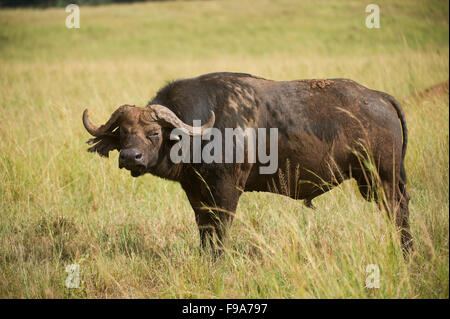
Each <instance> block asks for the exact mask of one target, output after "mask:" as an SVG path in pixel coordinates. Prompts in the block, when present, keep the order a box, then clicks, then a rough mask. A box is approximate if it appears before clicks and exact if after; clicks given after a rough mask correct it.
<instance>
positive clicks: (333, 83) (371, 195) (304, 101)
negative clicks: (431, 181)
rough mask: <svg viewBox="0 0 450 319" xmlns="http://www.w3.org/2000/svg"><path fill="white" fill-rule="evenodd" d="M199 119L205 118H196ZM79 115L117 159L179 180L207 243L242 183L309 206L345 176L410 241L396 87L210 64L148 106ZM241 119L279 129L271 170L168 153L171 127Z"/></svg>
mask: <svg viewBox="0 0 450 319" xmlns="http://www.w3.org/2000/svg"><path fill="white" fill-rule="evenodd" d="M194 120H201V123H204V124H203V125H202V126H201V127H194V126H193V121H194ZM83 123H84V126H85V128H86V130H87V131H88V132H89V133H90V134H91V135H93V136H94V138H93V139H90V140H89V141H88V143H89V144H93V146H92V147H90V148H89V149H88V151H90V152H97V153H99V154H100V155H102V156H106V157H107V156H108V153H109V152H110V151H111V150H118V151H120V156H119V167H120V168H122V167H124V168H126V169H128V170H129V171H131V175H132V176H133V177H137V176H140V175H143V174H145V173H151V174H153V175H156V176H159V177H162V178H166V179H169V180H174V181H178V182H180V184H181V186H182V188H183V189H184V191H185V192H186V194H187V197H188V199H189V201H190V204H191V205H192V208H193V209H194V212H195V219H196V222H197V225H198V228H199V231H200V239H201V243H202V246H203V247H205V246H208V245H211V247H213V249H214V251H215V252H218V251H220V250H221V249H222V247H223V240H224V239H225V233H226V229H227V228H228V227H229V226H230V225H231V223H232V220H233V217H234V214H235V211H236V206H237V204H238V200H239V197H240V195H241V194H242V192H244V191H265V192H275V193H281V194H283V195H286V196H289V197H291V198H294V199H304V200H305V204H306V205H307V206H309V207H312V202H311V201H312V199H313V198H315V197H316V196H319V195H321V194H323V193H325V192H327V191H328V190H330V189H331V188H333V187H334V186H336V185H338V184H340V183H341V182H343V181H344V180H346V179H349V178H354V179H355V180H356V182H357V184H358V187H359V190H360V192H361V194H362V195H363V197H364V198H365V199H367V200H372V199H373V200H376V201H377V203H378V204H379V206H381V207H384V208H385V209H386V210H387V212H388V214H389V216H392V217H393V219H394V220H395V223H396V225H397V226H398V228H399V230H400V233H401V243H402V247H403V248H404V249H405V251H407V250H408V249H410V248H411V247H412V236H411V234H410V231H409V222H408V219H409V209H408V202H409V196H408V194H407V192H406V189H405V184H406V173H405V168H404V158H405V152H406V145H407V141H408V139H407V129H406V123H405V118H404V115H403V112H402V110H401V108H400V106H399V104H398V102H397V101H396V100H395V99H394V98H393V97H392V96H390V95H388V94H386V93H383V92H379V91H375V90H371V89H368V88H366V87H364V86H362V85H360V84H358V83H356V82H354V81H352V80H348V79H327V80H298V81H283V82H278V81H272V80H267V79H264V78H260V77H256V76H253V75H250V74H242V73H212V74H206V75H202V76H199V77H196V78H191V79H180V80H176V81H173V82H171V83H169V84H168V85H166V86H165V87H163V88H162V89H161V90H160V91H159V92H158V93H157V94H156V96H155V97H154V98H153V99H152V100H151V101H150V102H149V103H148V105H147V106H146V107H135V106H130V105H122V106H120V107H119V108H118V109H117V110H116V111H115V112H114V113H113V114H112V115H111V118H110V119H109V120H108V121H107V122H106V124H104V125H102V126H100V127H96V126H95V125H93V124H92V123H91V122H90V120H89V118H88V112H87V110H85V111H84V113H83ZM238 127H239V128H242V129H247V128H254V129H257V128H263V129H267V130H269V128H277V129H278V136H277V142H278V152H277V156H278V163H279V165H278V169H277V170H276V171H275V172H273V173H271V174H262V173H261V172H260V170H259V168H260V167H261V166H262V163H261V162H260V161H259V160H257V161H256V162H250V161H248V160H247V159H248V156H247V157H246V160H245V161H244V162H241V163H237V162H234V163H222V162H212V163H205V162H204V161H201V162H200V163H192V162H179V163H174V162H173V161H172V160H171V157H170V156H169V154H170V151H171V148H172V147H173V146H174V144H175V143H177V141H176V140H172V139H171V138H170V137H171V135H170V134H171V130H172V129H174V128H182V129H183V130H184V131H185V132H187V134H188V135H189V138H191V139H194V138H195V137H196V136H198V135H201V134H203V133H204V132H206V131H207V130H208V129H211V128H216V129H218V130H219V131H222V132H223V131H224V130H225V128H238ZM270 138H272V139H273V137H271V136H269V137H268V139H267V141H270ZM272 141H274V140H272ZM204 142H205V141H202V143H204ZM236 145H237V143H234V144H233V147H236ZM245 150H248V143H247V144H246V145H245ZM368 162H371V163H373V165H372V166H371V165H368V164H367V163H368ZM377 186H381V187H377ZM380 190H381V192H380Z"/></svg>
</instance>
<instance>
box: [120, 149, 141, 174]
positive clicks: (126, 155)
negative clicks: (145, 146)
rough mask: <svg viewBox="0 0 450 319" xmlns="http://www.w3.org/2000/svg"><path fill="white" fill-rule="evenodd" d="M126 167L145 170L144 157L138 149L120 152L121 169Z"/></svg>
mask: <svg viewBox="0 0 450 319" xmlns="http://www.w3.org/2000/svg"><path fill="white" fill-rule="evenodd" d="M122 167H125V168H127V169H130V170H133V169H135V168H144V167H145V163H144V156H143V154H142V153H141V152H139V151H138V150H136V149H126V150H122V151H121V152H120V156H119V168H122Z"/></svg>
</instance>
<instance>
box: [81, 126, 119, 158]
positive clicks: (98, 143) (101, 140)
mask: <svg viewBox="0 0 450 319" xmlns="http://www.w3.org/2000/svg"><path fill="white" fill-rule="evenodd" d="M87 143H88V144H89V145H92V144H94V145H93V146H91V147H90V148H88V152H96V153H98V154H99V155H100V156H104V157H109V152H110V151H114V150H118V151H120V136H119V130H116V131H114V132H113V133H110V134H105V135H102V136H98V137H95V138H91V139H90V140H88V141H87Z"/></svg>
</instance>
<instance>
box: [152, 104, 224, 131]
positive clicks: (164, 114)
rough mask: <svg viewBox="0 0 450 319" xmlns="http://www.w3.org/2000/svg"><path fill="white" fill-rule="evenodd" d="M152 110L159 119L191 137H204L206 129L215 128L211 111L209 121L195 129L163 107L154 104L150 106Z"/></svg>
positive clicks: (214, 118)
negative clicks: (180, 129) (184, 131)
mask: <svg viewBox="0 0 450 319" xmlns="http://www.w3.org/2000/svg"><path fill="white" fill-rule="evenodd" d="M150 108H152V109H153V111H154V112H155V114H156V117H157V118H158V119H160V120H163V121H164V122H166V123H167V124H170V125H171V126H173V127H178V128H182V129H185V130H186V131H187V132H188V134H189V135H202V134H203V133H204V131H205V130H206V129H208V128H211V127H213V126H214V122H215V121H216V116H215V115H214V112H213V111H210V115H209V119H208V121H207V122H206V123H205V124H203V125H202V126H201V127H193V126H191V125H188V124H186V123H184V122H183V121H182V120H180V118H179V117H178V116H176V115H175V113H173V112H172V111H171V110H169V109H168V108H167V107H165V106H163V105H159V104H153V105H150Z"/></svg>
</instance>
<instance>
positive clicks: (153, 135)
mask: <svg viewBox="0 0 450 319" xmlns="http://www.w3.org/2000/svg"><path fill="white" fill-rule="evenodd" d="M158 135H159V132H151V133H147V138H148V139H151V138H152V137H156V136H158Z"/></svg>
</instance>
